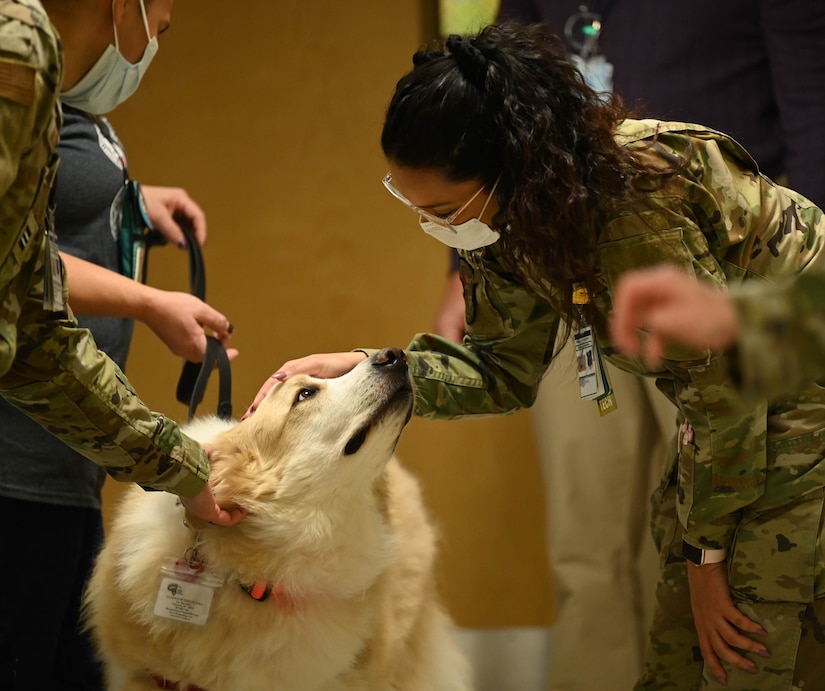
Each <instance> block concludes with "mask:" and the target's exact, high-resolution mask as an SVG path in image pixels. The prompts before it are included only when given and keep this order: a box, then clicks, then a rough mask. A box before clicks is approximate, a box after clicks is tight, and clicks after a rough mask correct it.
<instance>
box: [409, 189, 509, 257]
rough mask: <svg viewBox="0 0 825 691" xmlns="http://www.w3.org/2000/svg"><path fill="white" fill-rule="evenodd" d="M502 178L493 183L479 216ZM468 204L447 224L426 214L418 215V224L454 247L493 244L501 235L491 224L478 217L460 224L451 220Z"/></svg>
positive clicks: (463, 247) (474, 247)
mask: <svg viewBox="0 0 825 691" xmlns="http://www.w3.org/2000/svg"><path fill="white" fill-rule="evenodd" d="M500 180H501V176H500V175H499V177H498V179H496V182H495V184H494V185H493V189H491V190H490V194H488V195H487V200H486V201H485V202H484V206H483V207H481V211H480V212H479V214H478V215H479V216H483V215H484V212H485V211H486V210H487V205H488V204H489V203H490V200H491V199H492V198H493V195H494V194H495V193H496V188H497V187H498V183H499V181H500ZM482 189H483V188H482ZM479 191H481V190H479ZM477 195H478V192H476V194H475V195H474V196H473V199H475V196H477ZM473 199H470V201H468V202H467V204H469V203H470V202H472V201H473ZM467 204H465V205H464V206H462V207H461V209H459V210H458V211H456V212H455V214H453V215H452V216H451V217H450V219H448V220H445V223H446V225H442V224H440V223H435V222H434V221H428V220H427V219H426V218H425V217H424V216H419V217H418V224H419V225H420V226H421V230H423V231H424V232H425V233H427V235H431V236H432V237H434V238H435V239H436V240H438V241H439V242H443V243H444V244H445V245H447V246H449V247H453V248H455V249H457V250H477V249H479V248H481V247H487V245H492V244H493V243H494V242H495V241H496V240H498V239H499V237H500V236H499V234H498V232H496V231H495V230H493V229H492V228H491V227H490V226H488V225H487V224H486V223H484V222H483V221H481V220H479V219H478V218H471V219H470V220H469V221H465V222H464V223H461V224H460V225H455V224H454V223H451V222H450V221H452V219H453V218H454V217H455V216H456V215H458V214H460V213H461V211H462V210H463V209H464V208H465V207H466V206H467Z"/></svg>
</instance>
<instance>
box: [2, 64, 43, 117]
mask: <svg viewBox="0 0 825 691" xmlns="http://www.w3.org/2000/svg"><path fill="white" fill-rule="evenodd" d="M34 79H35V69H34V67H32V66H31V65H26V64H25V63H22V62H15V61H14V60H3V59H1V58H0V98H6V99H9V100H11V101H16V102H17V103H22V104H23V105H24V106H30V105H32V104H33V103H34Z"/></svg>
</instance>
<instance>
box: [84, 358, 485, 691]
mask: <svg viewBox="0 0 825 691" xmlns="http://www.w3.org/2000/svg"><path fill="white" fill-rule="evenodd" d="M412 401H413V393H412V384H411V378H410V376H409V373H408V371H407V366H406V363H405V362H404V359H403V353H401V352H400V351H395V350H387V351H383V352H382V353H380V354H379V355H377V356H375V357H373V358H371V359H369V360H366V361H365V362H364V363H362V364H361V365H359V366H358V367H356V368H355V369H354V370H352V372H350V373H348V374H346V375H344V376H343V377H339V378H337V379H330V380H320V379H313V378H309V377H304V376H296V377H294V378H291V379H289V380H287V381H286V382H284V383H283V384H280V385H277V386H276V387H275V388H274V389H273V390H272V391H271V392H270V393H269V395H268V396H267V398H266V399H265V400H264V401H263V402H262V403H261V405H260V407H259V409H258V410H257V412H256V413H255V414H254V415H252V416H251V417H249V418H248V419H246V420H244V421H243V422H240V423H237V424H235V423H230V422H224V421H221V420H218V419H214V418H213V419H204V420H201V421H195V422H194V423H193V424H192V425H191V426H190V427H189V428H188V429H187V432H188V433H189V434H190V435H191V436H193V437H194V438H196V439H198V440H199V441H201V442H202V443H209V444H210V445H211V446H212V449H213V450H212V453H211V459H212V476H211V484H212V487H213V490H214V492H215V495H216V497H217V499H218V500H219V502H220V503H221V504H222V505H232V504H234V505H239V506H243V507H245V508H246V509H248V511H249V514H248V515H247V516H246V518H244V519H243V520H242V521H240V522H239V523H238V524H236V525H235V526H233V527H231V528H226V527H219V526H213V525H207V524H204V523H203V522H202V521H198V520H197V519H193V518H192V517H190V516H186V517H184V510H183V509H182V507H181V506H180V505H179V504H178V503H177V502H176V497H174V496H173V495H170V494H167V493H163V492H155V493H151V492H150V493H147V492H143V491H142V490H140V489H138V488H133V489H132V490H130V491H129V492H128V493H127V496H126V497H125V498H124V501H123V502H122V504H121V506H120V507H119V511H118V513H117V516H116V518H115V520H114V522H113V526H112V528H111V530H110V532H109V533H108V535H107V540H106V544H105V547H104V549H103V551H102V553H101V555H100V557H99V559H98V562H97V566H96V569H95V572H94V575H93V577H92V579H91V582H90V584H89V587H88V590H87V595H86V610H87V619H88V623H89V625H90V626H91V628H92V630H93V633H94V636H95V639H96V642H97V645H98V648H99V651H100V654H101V656H102V659H103V660H104V663H105V666H106V674H107V684H108V688H109V689H112V690H118V691H131V690H135V691H137V690H138V689H144V690H147V691H148V690H150V689H156V688H157V687H158V685H157V682H156V681H154V680H153V679H152V677H151V676H150V675H156V676H158V677H165V678H167V679H168V680H170V681H171V682H177V684H178V686H177V687H175V688H180V689H185V688H186V687H187V685H191V686H197V687H200V688H202V689H206V690H207V691H257V690H260V691H264V690H265V691H271V690H272V689H279V690H280V689H283V690H284V691H312V690H315V689H318V690H324V691H332V690H333V689H335V690H338V689H341V690H343V689H376V690H380V691H387V690H390V689H399V690H401V689H404V690H409V691H426V690H429V689H432V690H442V689H443V690H450V691H452V690H455V691H463V690H465V689H469V688H470V687H471V683H470V674H469V669H468V666H467V663H466V661H465V660H464V658H463V657H462V656H461V654H460V653H459V652H458V649H457V648H456V646H455V644H454V642H453V641H452V639H451V638H450V635H449V631H450V625H451V624H450V621H449V618H448V616H447V615H446V614H445V612H444V610H443V609H442V607H441V606H440V605H439V604H438V600H437V597H436V593H435V587H434V582H433V581H434V577H433V562H434V559H435V541H436V538H435V533H434V530H433V527H432V525H431V524H430V522H429V521H428V519H427V516H426V513H425V510H424V508H423V504H422V500H421V495H420V491H419V488H418V485H417V483H416V481H415V480H414V479H413V477H412V476H411V475H410V474H409V473H407V472H406V471H405V470H403V469H402V468H401V466H400V465H399V464H398V463H397V461H396V460H395V459H394V458H391V456H392V453H393V450H394V448H395V445H396V443H397V441H398V437H399V435H400V433H401V431H402V429H403V427H404V426H405V424H406V422H407V421H408V420H409V416H410V413H411V408H412ZM196 535H197V536H198V539H199V541H200V544H199V546H198V553H197V556H198V557H199V558H202V559H203V560H204V562H205V563H206V564H207V571H206V573H210V572H211V573H215V574H218V575H220V576H222V577H224V578H225V581H224V584H223V585H221V586H219V587H217V588H216V589H215V591H214V596H213V600H212V605H211V611H210V614H209V617H208V620H207V622H206V623H205V624H204V625H198V624H193V623H186V622H181V621H176V620H173V619H169V618H164V617H160V616H157V615H156V614H154V611H153V610H154V607H155V601H156V599H157V598H158V593H159V590H161V582H162V580H163V578H164V577H165V575H164V572H163V567H164V564H168V563H174V562H175V560H176V559H181V558H183V557H184V555H187V556H188V557H190V558H191V556H192V555H191V553H189V554H187V550H189V549H190V548H192V547H193V545H194V544H195V540H196ZM256 581H263V582H268V583H270V584H272V585H273V586H275V592H276V595H275V596H273V597H271V598H270V599H268V600H266V601H264V602H259V601H256V600H254V599H252V597H250V595H249V594H247V592H245V591H244V590H243V589H242V588H241V584H251V583H253V582H256ZM184 587H185V585H184Z"/></svg>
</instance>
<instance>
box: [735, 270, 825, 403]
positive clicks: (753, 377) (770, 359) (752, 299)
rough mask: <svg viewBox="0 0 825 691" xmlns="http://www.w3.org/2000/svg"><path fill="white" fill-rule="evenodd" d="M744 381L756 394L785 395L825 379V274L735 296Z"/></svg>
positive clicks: (805, 275)
mask: <svg viewBox="0 0 825 691" xmlns="http://www.w3.org/2000/svg"><path fill="white" fill-rule="evenodd" d="M734 304H735V305H736V307H737V311H738V313H739V324H740V330H741V336H740V339H739V347H738V352H737V363H738V372H739V378H740V383H741V385H742V388H743V390H744V391H745V392H746V394H748V395H750V396H755V395H758V394H761V395H769V396H770V395H780V394H784V393H787V392H788V391H792V390H793V389H794V388H795V387H796V386H799V385H800V384H801V383H803V382H805V381H806V380H810V379H812V378H814V377H823V376H825V273H823V272H815V271H809V272H806V273H803V274H800V275H799V277H798V279H796V280H794V281H788V282H786V283H785V284H783V285H781V286H772V287H771V288H770V289H769V290H764V289H760V290H742V291H737V292H736V293H735V294H734Z"/></svg>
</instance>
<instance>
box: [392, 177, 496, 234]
mask: <svg viewBox="0 0 825 691" xmlns="http://www.w3.org/2000/svg"><path fill="white" fill-rule="evenodd" d="M500 179H501V176H499V178H498V179H497V180H496V182H495V184H494V185H493V189H491V190H490V194H489V195H488V197H487V201H486V202H484V208H483V209H482V210H481V213H484V209H486V208H487V204H489V203H490V199H492V197H493V194H494V193H495V191H496V187H498V182H499V180H500ZM381 182H383V183H384V187H386V188H387V190H388V191H389V193H390V194H391V195H392V196H393V197H395V198H396V199H397V200H398V201H400V202H401V203H402V204H404V205H405V206H408V207H410V208H411V209H412V210H413V211H415V213H417V214H418V215H419V216H423V217H424V218H426V219H427V220H428V221H432V222H433V223H436V224H437V225H440V226H441V227H442V228H446V229H447V230H451V231H452V232H453V233H457V232H458V231H457V230H456V227H455V226H454V225H453V221H455V219H457V218H458V217H459V216H460V215H461V212H462V211H464V209H466V208H467V207H468V206H470V204H472V203H473V201H474V200H475V198H476V197H477V196H478V195H479V194H481V193H482V192H483V191H484V187H485V185H482V186H481V188H480V189H479V190H478V192H476V193H475V194H474V195H473V196H472V197H470V198H469V199H468V200H467V201H466V202H464V203H463V204H462V205H461V206H460V207H459V208H458V209H457V210H456V211H453V213H451V214H450V215H449V216H439V215H438V214H434V213H433V212H432V211H427V210H426V209H422V208H421V207H420V206H416V205H415V204H413V203H412V202H411V201H410V200H409V199H407V198H406V197H405V196H404V195H403V194H401V192H399V191H398V190H397V189H395V187H393V186H392V173H387V174H386V175H385V176H384V179H383V180H382V181H381Z"/></svg>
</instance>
